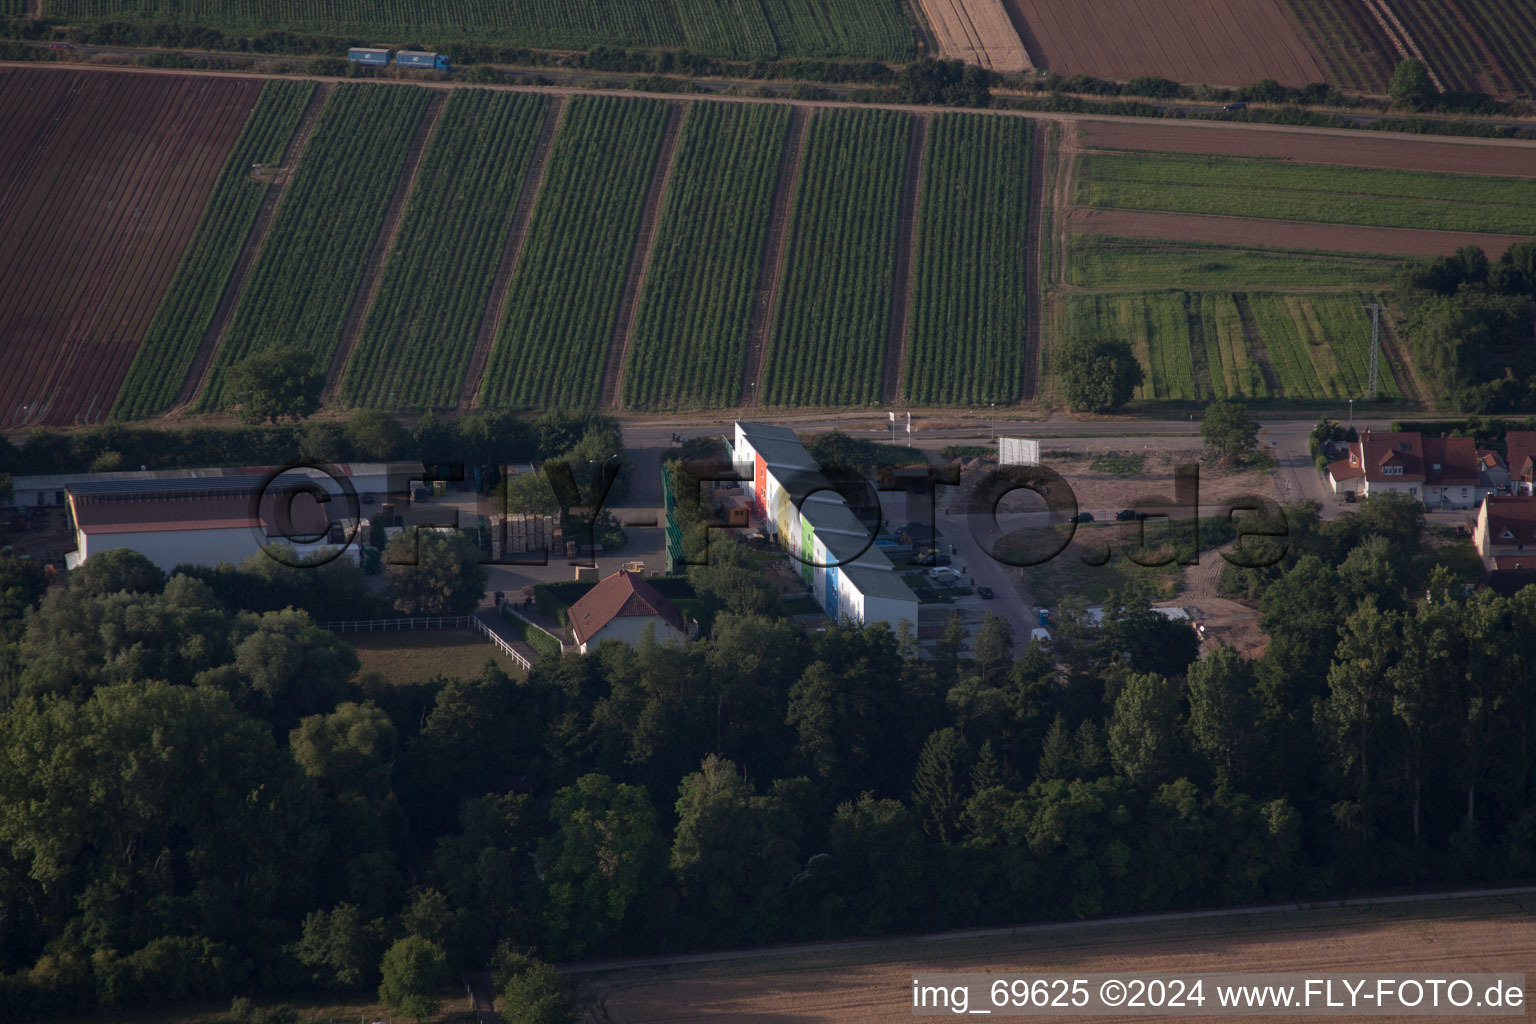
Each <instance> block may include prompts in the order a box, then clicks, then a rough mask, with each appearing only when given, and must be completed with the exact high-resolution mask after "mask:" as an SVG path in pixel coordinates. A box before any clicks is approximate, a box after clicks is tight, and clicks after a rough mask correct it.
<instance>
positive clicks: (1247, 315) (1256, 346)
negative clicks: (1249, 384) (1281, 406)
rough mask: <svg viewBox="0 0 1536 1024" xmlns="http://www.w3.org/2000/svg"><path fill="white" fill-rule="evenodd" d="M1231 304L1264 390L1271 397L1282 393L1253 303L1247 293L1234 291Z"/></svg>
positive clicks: (1249, 356) (1278, 376) (1282, 389)
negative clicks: (1240, 324)
mask: <svg viewBox="0 0 1536 1024" xmlns="http://www.w3.org/2000/svg"><path fill="white" fill-rule="evenodd" d="M1232 304H1233V305H1234V306H1236V307H1237V318H1238V320H1239V321H1240V322H1241V323H1242V325H1243V341H1244V342H1245V343H1246V344H1247V346H1248V358H1249V360H1250V361H1251V362H1252V363H1253V364H1254V365H1255V366H1257V367H1258V368H1259V373H1260V374H1262V375H1263V377H1264V390H1265V392H1267V394H1268V396H1269V397H1271V398H1273V397H1276V396H1278V395H1281V394H1283V393H1284V387H1283V386H1282V385H1281V383H1280V375H1279V373H1277V372H1276V370H1275V363H1274V360H1272V359H1270V357H1269V346H1268V345H1266V344H1264V332H1263V331H1261V330H1259V322H1258V320H1256V319H1255V318H1254V315H1253V303H1251V302H1249V301H1248V294H1247V293H1246V292H1235V293H1234V294H1233V295H1232Z"/></svg>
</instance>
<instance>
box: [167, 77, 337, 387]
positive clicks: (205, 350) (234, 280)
mask: <svg viewBox="0 0 1536 1024" xmlns="http://www.w3.org/2000/svg"><path fill="white" fill-rule="evenodd" d="M335 88H336V83H334V82H322V83H321V84H320V85H319V86H317V87H316V89H315V91H314V92H313V93H311V94H310V97H309V104H308V106H306V107H305V108H304V113H303V115H302V116H301V117H300V118H299V127H298V128H297V129H296V130H295V131H294V133H293V138H291V139H289V140H288V147H287V148H286V149H284V150H283V162H282V166H281V167H280V168H279V169H278V172H277V174H278V178H277V180H276V181H274V182H273V183H272V184H270V185H268V186H267V195H266V197H265V198H264V199H262V201H261V208H260V209H259V210H257V212H256V219H255V220H254V221H253V222H252V223H251V233H250V234H249V235H247V236H246V238H245V245H243V246H242V247H241V248H240V255H239V257H238V258H236V260H235V265H234V267H233V269H231V270H230V272H229V280H228V281H226V282H225V283H224V293H223V294H222V295H220V296H219V304H218V306H217V307H215V308H214V311H213V319H212V320H210V321H209V322H208V330H206V331H204V332H203V340H202V341H201V342H200V343H199V344H198V346H197V354H196V355H194V356H193V357H192V366H191V368H190V369H189V370H188V371H187V379H186V380H185V381H183V382H182V385H181V392H180V394H178V395H177V396H176V401H175V403H174V404H173V405H172V406H171V409H170V411H169V412H167V413H166V415H167V416H175V415H177V414H178V413H181V412H184V411H185V410H186V408H187V406H189V405H191V404H192V400H193V399H194V398H196V397H197V395H198V392H200V391H202V390H203V385H204V384H206V383H207V380H208V368H209V367H210V366H212V365H213V354H214V353H215V352H216V351H218V348H219V341H220V340H221V339H222V338H223V337H224V329H225V328H226V327H228V326H229V320H230V317H232V316H233V315H234V312H235V302H236V300H238V299H239V298H240V292H241V291H242V290H243V289H244V288H245V279H246V277H248V276H249V275H250V272H251V268H252V267H253V266H255V265H256V257H257V256H259V255H260V254H261V243H262V241H263V240H264V239H265V238H266V237H267V228H268V227H269V226H271V224H272V215H273V214H274V213H275V212H276V210H277V204H278V203H279V202H280V201H281V200H282V197H283V195H284V194H285V193H286V192H287V191H288V182H290V181H291V180H293V174H294V170H295V169H296V165H297V164H298V160H299V157H300V156H301V155H302V154H303V152H304V144H305V143H307V142H308V141H309V136H310V135H311V134H312V133H313V132H314V129H315V122H316V121H318V120H319V119H320V111H322V110H324V109H325V101H326V100H327V99H328V98H329V97H330V95H331V92H332V91H333V90H334V89H335Z"/></svg>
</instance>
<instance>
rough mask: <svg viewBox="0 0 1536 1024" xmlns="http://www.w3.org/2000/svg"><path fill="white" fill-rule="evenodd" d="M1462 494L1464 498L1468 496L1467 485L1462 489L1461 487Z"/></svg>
mask: <svg viewBox="0 0 1536 1024" xmlns="http://www.w3.org/2000/svg"><path fill="white" fill-rule="evenodd" d="M1461 496H1462V497H1463V498H1465V497H1466V496H1467V489H1466V488H1465V487H1463V488H1462V489H1461Z"/></svg>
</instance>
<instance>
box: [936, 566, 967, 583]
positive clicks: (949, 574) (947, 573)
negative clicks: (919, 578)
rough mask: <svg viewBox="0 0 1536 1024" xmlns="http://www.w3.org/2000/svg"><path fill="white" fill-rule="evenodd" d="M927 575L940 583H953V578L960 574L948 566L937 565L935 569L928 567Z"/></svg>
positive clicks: (958, 576)
mask: <svg viewBox="0 0 1536 1024" xmlns="http://www.w3.org/2000/svg"><path fill="white" fill-rule="evenodd" d="M928 575H929V576H930V577H931V578H932V579H934V580H936V581H938V582H940V583H953V582H954V581H955V580H958V579H959V578H960V574H959V573H958V572H956V571H955V570H953V569H951V568H949V567H948V566H939V567H938V568H936V569H929V570H928Z"/></svg>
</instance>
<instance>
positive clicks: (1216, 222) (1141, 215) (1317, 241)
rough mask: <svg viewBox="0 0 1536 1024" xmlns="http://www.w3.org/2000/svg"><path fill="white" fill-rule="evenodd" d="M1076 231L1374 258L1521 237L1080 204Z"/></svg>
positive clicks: (1495, 247) (1496, 246) (1497, 250)
mask: <svg viewBox="0 0 1536 1024" xmlns="http://www.w3.org/2000/svg"><path fill="white" fill-rule="evenodd" d="M1062 225H1063V229H1064V230H1065V231H1066V232H1068V233H1072V234H1084V235H1114V236H1116V237H1119V238H1161V239H1167V240H1171V241H1176V242H1209V243H1211V244H1213V245H1238V246H1251V245H1254V244H1260V245H1263V246H1264V247H1266V248H1272V249H1315V250H1323V251H1326V252H1339V253H1368V254H1370V255H1373V256H1450V255H1453V254H1454V253H1455V252H1456V250H1457V249H1460V248H1461V247H1462V246H1464V245H1476V246H1479V247H1481V248H1482V249H1483V251H1484V252H1486V253H1487V254H1488V258H1489V259H1491V260H1496V259H1498V258H1499V257H1500V256H1502V255H1504V250H1506V249H1508V248H1509V247H1510V246H1511V245H1514V244H1515V243H1517V242H1522V241H1527V239H1526V238H1525V237H1524V236H1522V235H1480V234H1477V233H1475V232H1469V231H1425V230H1420V229H1418V228H1377V227H1366V226H1365V225H1361V224H1317V223H1312V222H1309V221H1297V220H1264V219H1262V218H1255V217H1221V216H1216V215H1213V214H1205V213H1165V212H1158V211H1153V210H1110V209H1088V208H1085V207H1081V208H1076V209H1073V210H1072V211H1070V212H1069V213H1068V214H1067V216H1066V217H1064V218H1063V220H1062Z"/></svg>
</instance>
